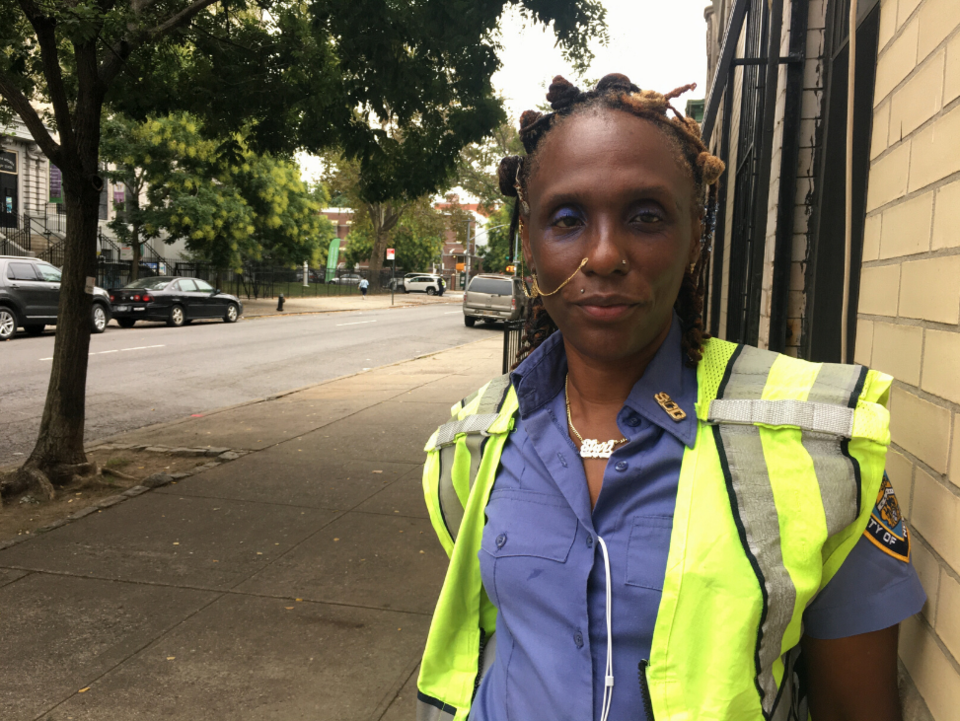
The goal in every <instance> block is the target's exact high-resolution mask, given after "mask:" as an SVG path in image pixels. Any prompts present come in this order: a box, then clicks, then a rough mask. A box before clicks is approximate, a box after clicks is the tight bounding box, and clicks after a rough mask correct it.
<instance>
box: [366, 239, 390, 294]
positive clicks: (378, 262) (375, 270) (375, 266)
mask: <svg viewBox="0 0 960 721" xmlns="http://www.w3.org/2000/svg"><path fill="white" fill-rule="evenodd" d="M375 232H376V235H375V236H374V239H373V251H372V252H371V253H370V261H369V270H370V277H369V278H368V280H369V281H370V288H371V290H373V291H378V290H380V271H381V269H382V268H383V257H384V255H386V252H387V241H388V240H389V239H390V236H389V234H388V233H384V232H383V231H382V230H381V229H380V228H379V227H377V228H375Z"/></svg>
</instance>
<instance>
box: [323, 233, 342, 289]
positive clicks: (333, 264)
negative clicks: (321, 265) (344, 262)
mask: <svg viewBox="0 0 960 721" xmlns="http://www.w3.org/2000/svg"><path fill="white" fill-rule="evenodd" d="M339 263H340V238H334V239H333V240H331V241H330V250H328V251H327V278H326V279H327V280H330V278H333V277H334V276H335V275H336V274H337V265H338V264H339Z"/></svg>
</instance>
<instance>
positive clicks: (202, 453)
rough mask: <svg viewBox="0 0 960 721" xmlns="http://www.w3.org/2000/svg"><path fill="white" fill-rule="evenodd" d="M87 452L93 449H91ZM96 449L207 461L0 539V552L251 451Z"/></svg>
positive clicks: (157, 476)
mask: <svg viewBox="0 0 960 721" xmlns="http://www.w3.org/2000/svg"><path fill="white" fill-rule="evenodd" d="M87 450H93V448H90V449H87ZM96 450H101V451H107V450H113V451H126V450H129V451H146V452H148V453H166V454H169V455H171V456H181V457H192V458H203V457H206V458H210V459H211V460H210V461H208V462H207V463H204V464H203V465H200V466H196V467H195V468H191V469H190V470H188V471H183V472H180V473H154V474H153V475H151V476H147V477H146V478H144V479H143V480H142V481H140V483H138V484H137V485H136V486H132V487H130V488H128V489H127V490H125V491H123V492H122V493H119V494H117V495H115V496H107V497H106V498H101V499H100V500H99V501H97V502H96V503H94V504H93V505H91V506H87V507H86V508H84V509H82V510H79V511H77V512H76V513H72V514H70V515H69V516H67V517H66V518H60V519H57V520H56V521H54V522H53V523H48V524H47V525H46V526H41V527H40V528H38V529H37V530H36V531H34V532H33V533H30V534H25V535H23V536H15V537H14V538H8V539H7V540H5V541H3V540H0V551H2V550H4V549H7V548H10V547H11V546H16V545H17V544H18V543H23V542H24V541H28V540H30V539H31V538H36V537H37V536H39V535H41V534H44V533H47V532H48V531H53V530H55V529H57V528H60V527H61V526H65V525H67V524H68V523H72V522H73V521H79V520H80V519H81V518H86V517H87V516H90V515H93V514H94V513H96V512H98V511H102V510H104V509H106V508H112V507H113V506H116V505H117V504H120V503H123V502H124V501H126V500H127V499H128V498H136V497H137V496H140V495H143V494H144V493H146V492H147V491H151V490H153V489H154V488H162V487H163V486H166V485H169V484H170V483H173V482H174V481H179V480H180V479H181V478H188V477H189V476H193V475H196V474H197V473H203V472H204V471H209V470H210V469H212V468H216V467H217V466H220V465H222V464H223V463H229V462H230V461H235V460H237V459H238V458H242V457H243V456H245V455H247V454H248V453H251V452H252V451H244V450H231V449H230V448H169V447H167V446H152V445H150V444H149V443H104V444H102V445H98V446H96Z"/></svg>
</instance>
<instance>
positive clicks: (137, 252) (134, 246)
mask: <svg viewBox="0 0 960 721" xmlns="http://www.w3.org/2000/svg"><path fill="white" fill-rule="evenodd" d="M131 235H132V236H133V238H132V240H131V242H130V249H131V250H132V251H133V260H131V261H130V280H131V281H134V280H139V279H140V259H141V258H142V257H143V251H142V250H141V248H140V229H139V228H137V226H133V229H132V232H131Z"/></svg>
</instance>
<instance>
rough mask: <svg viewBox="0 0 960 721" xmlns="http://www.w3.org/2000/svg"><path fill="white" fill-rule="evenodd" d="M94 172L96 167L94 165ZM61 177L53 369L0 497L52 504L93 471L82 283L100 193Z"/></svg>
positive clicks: (92, 262) (87, 321) (90, 271)
mask: <svg viewBox="0 0 960 721" xmlns="http://www.w3.org/2000/svg"><path fill="white" fill-rule="evenodd" d="M94 167H96V166H95V165H94ZM67 175H68V174H67V173H66V172H65V173H64V202H65V205H66V208H67V233H66V242H65V243H64V253H65V257H64V263H63V269H62V272H63V276H62V280H61V285H60V307H59V309H58V316H57V335H56V340H55V341H54V346H53V367H52V368H51V370H50V384H49V387H48V389H47V399H46V404H45V405H44V408H43V418H42V420H41V422H40V435H39V437H38V439H37V444H36V446H35V447H34V449H33V452H32V453H31V454H30V457H29V458H28V459H27V462H26V463H25V464H24V465H23V467H22V468H21V469H20V470H19V471H18V473H17V474H15V476H14V477H13V479H11V482H10V483H9V484H8V485H7V487H6V488H3V489H2V491H3V495H5V496H6V495H11V494H13V493H18V492H21V491H23V490H27V489H32V490H39V491H40V492H42V493H44V494H45V495H47V496H48V497H49V498H53V495H54V488H55V487H56V486H62V485H65V484H67V483H69V482H71V481H72V480H73V479H74V478H75V477H76V476H78V475H85V474H87V473H89V472H90V471H91V470H94V469H93V468H92V466H91V465H90V464H88V463H87V457H86V454H85V453H84V450H83V431H84V419H85V415H86V385H87V361H88V358H89V349H90V329H91V311H92V296H91V295H90V294H88V293H86V292H84V289H85V286H86V281H87V278H88V277H90V278H92V279H95V278H96V274H97V272H96V271H97V220H98V217H99V203H100V190H99V189H98V188H96V187H95V184H94V183H93V182H91V180H90V178H89V177H88V178H87V179H86V181H85V182H84V179H83V176H82V175H81V174H80V173H76V172H74V173H71V174H70V175H72V176H73V177H71V178H70V180H69V181H67Z"/></svg>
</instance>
